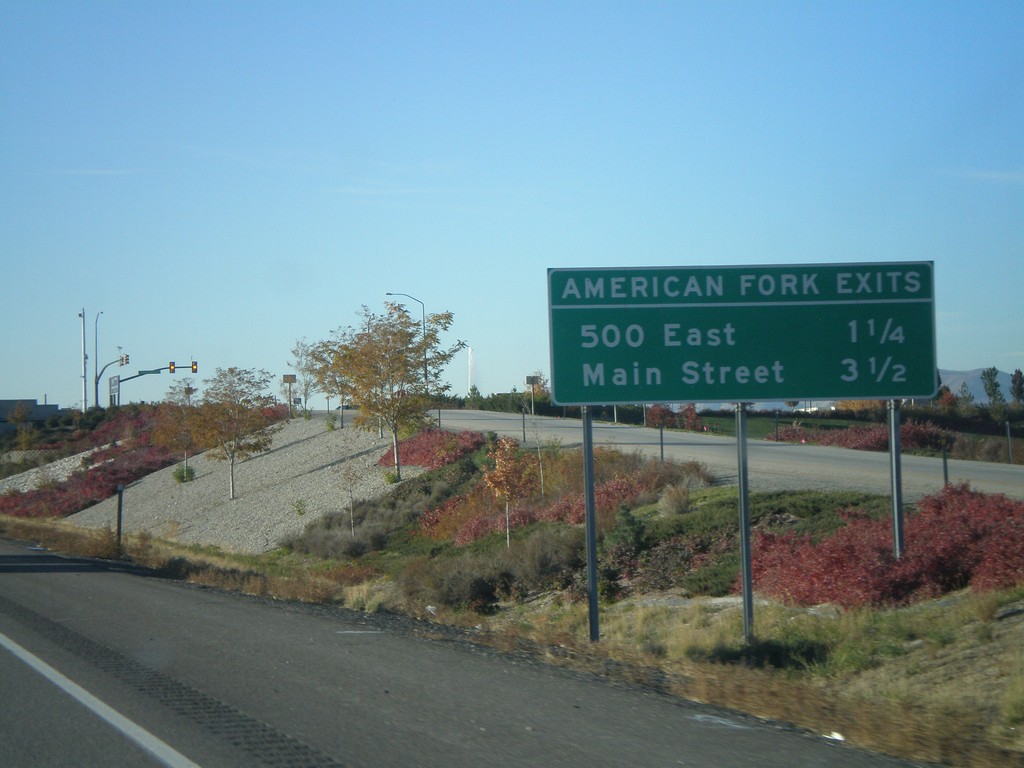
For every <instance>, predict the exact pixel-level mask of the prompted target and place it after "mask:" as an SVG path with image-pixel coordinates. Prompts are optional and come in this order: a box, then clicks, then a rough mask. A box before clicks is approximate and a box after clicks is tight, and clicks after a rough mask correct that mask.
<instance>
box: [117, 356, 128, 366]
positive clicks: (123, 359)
mask: <svg viewBox="0 0 1024 768" xmlns="http://www.w3.org/2000/svg"><path fill="white" fill-rule="evenodd" d="M117 364H118V365H128V355H121V356H120V357H119V358H117Z"/></svg>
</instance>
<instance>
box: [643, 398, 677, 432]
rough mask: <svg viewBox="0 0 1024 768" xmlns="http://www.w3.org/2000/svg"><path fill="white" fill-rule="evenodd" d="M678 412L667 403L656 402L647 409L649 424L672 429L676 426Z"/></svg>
mask: <svg viewBox="0 0 1024 768" xmlns="http://www.w3.org/2000/svg"><path fill="white" fill-rule="evenodd" d="M676 423H677V421H676V414H675V413H674V412H673V411H672V409H671V408H669V407H668V406H667V405H662V404H661V403H655V404H654V405H652V406H651V407H650V408H648V409H647V426H648V427H658V428H659V429H665V427H668V428H669V429H671V428H672V427H674V426H676Z"/></svg>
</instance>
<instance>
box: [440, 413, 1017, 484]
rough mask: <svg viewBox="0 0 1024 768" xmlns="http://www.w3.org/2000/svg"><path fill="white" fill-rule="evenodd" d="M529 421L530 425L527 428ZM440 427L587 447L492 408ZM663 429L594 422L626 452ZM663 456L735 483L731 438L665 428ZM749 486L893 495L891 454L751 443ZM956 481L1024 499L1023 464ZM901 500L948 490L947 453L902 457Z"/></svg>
mask: <svg viewBox="0 0 1024 768" xmlns="http://www.w3.org/2000/svg"><path fill="white" fill-rule="evenodd" d="M524 424H525V429H524ZM441 426H443V427H444V428H446V429H455V430H477V431H480V432H496V433H497V434H499V435H511V436H513V437H516V438H518V439H520V440H523V435H524V431H525V436H526V442H527V443H530V444H536V441H537V440H538V438H539V439H540V440H541V441H546V440H550V439H557V440H559V441H560V442H561V444H562V445H563V446H566V447H570V446H576V445H581V444H582V442H583V428H582V425H581V422H580V421H579V420H577V419H559V418H554V417H546V416H529V415H528V416H527V417H526V418H525V420H524V419H523V417H522V416H521V415H518V414H511V413H493V412H490V411H465V410H442V411H441ZM659 432H660V430H657V429H650V428H647V427H634V426H626V425H623V424H610V423H604V422H595V423H594V442H595V444H604V445H613V446H617V447H619V448H622V449H623V450H639V451H642V452H644V453H646V454H649V455H652V456H660V454H661V443H660V438H659ZM664 439H665V444H664V450H665V458H666V459H675V460H678V461H700V462H703V463H704V464H705V465H707V467H708V469H709V470H710V471H711V472H712V473H713V474H714V475H715V476H716V477H717V478H719V479H720V480H721V481H723V482H732V483H735V482H736V476H737V459H736V453H737V451H736V440H735V438H732V437H720V436H717V435H710V434H702V433H695V432H677V431H668V430H666V431H665V437H664ZM747 465H748V469H747V472H748V479H749V483H750V491H751V492H752V493H753V492H758V491H781V490H797V489H817V490H836V489H848V490H858V491H866V492H868V493H881V494H889V492H890V470H889V454H888V453H874V452H871V451H852V450H847V449H844V448H831V447H824V446H815V445H796V444H790V443H776V442H772V441H766V440H748V441H747ZM948 468H949V480H950V482H951V483H960V482H968V483H970V484H971V487H972V488H974V489H975V490H978V491H984V492H986V493H1004V494H1006V495H1007V496H1011V497H1014V498H1018V499H1024V466H1022V465H1019V464H1017V465H1013V466H1011V465H1009V464H994V463H989V462H979V461H957V460H950V461H949V463H948ZM900 469H901V475H902V479H903V497H904V500H906V501H912V500H914V499H917V498H920V497H921V496H926V495H928V494H932V493H936V492H938V491H940V490H942V486H943V467H942V459H941V458H929V457H923V456H907V455H904V456H903V457H902V459H901V466H900Z"/></svg>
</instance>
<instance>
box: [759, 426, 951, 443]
mask: <svg viewBox="0 0 1024 768" xmlns="http://www.w3.org/2000/svg"><path fill="white" fill-rule="evenodd" d="M768 439H769V440H774V439H775V436H774V435H772V436H770V437H769V438H768ZM778 439H779V441H780V442H786V443H813V444H814V445H831V446H835V447H836V448H851V449H853V450H857V451H887V450H889V427H888V426H887V425H885V424H872V425H870V426H867V427H848V428H847V429H822V430H817V429H805V428H804V427H802V426H799V425H796V424H793V425H791V426H788V427H782V428H780V429H779V437H778ZM948 440H949V434H948V433H947V432H945V431H944V430H942V429H940V428H939V427H937V426H936V425H934V424H932V423H931V422H927V421H914V420H913V419H910V420H909V421H905V422H903V423H902V424H900V447H901V448H913V449H918V450H933V451H940V450H942V446H943V445H945V444H948Z"/></svg>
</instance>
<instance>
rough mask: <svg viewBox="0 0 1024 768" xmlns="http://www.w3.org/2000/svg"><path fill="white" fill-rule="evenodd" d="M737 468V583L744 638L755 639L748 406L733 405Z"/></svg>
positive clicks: (741, 404)
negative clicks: (739, 581)
mask: <svg viewBox="0 0 1024 768" xmlns="http://www.w3.org/2000/svg"><path fill="white" fill-rule="evenodd" d="M736 468H737V480H738V486H739V515H740V580H741V582H742V585H743V595H742V597H743V639H744V640H745V641H746V642H747V643H750V642H752V641H753V639H754V577H753V571H752V568H751V551H750V550H751V547H750V486H749V484H748V482H747V406H746V404H745V403H736Z"/></svg>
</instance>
